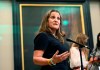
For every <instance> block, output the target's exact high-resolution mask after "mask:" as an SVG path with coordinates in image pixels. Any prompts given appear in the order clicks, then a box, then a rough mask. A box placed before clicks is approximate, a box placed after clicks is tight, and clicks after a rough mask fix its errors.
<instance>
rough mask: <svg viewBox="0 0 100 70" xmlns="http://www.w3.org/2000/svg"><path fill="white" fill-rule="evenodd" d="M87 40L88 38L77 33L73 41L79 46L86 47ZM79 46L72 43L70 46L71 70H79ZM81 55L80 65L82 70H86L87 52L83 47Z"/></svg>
mask: <svg viewBox="0 0 100 70" xmlns="http://www.w3.org/2000/svg"><path fill="white" fill-rule="evenodd" d="M87 40H88V36H87V35H85V34H83V33H79V34H77V36H76V39H75V41H76V42H77V43H79V44H82V45H86V43H87ZM79 48H80V46H79V45H78V44H76V43H72V46H71V48H70V67H71V69H72V70H81V59H80V51H79ZM81 54H82V62H83V63H82V64H83V68H84V70H87V65H88V60H87V58H88V54H89V50H88V49H87V48H85V47H82V48H81Z"/></svg>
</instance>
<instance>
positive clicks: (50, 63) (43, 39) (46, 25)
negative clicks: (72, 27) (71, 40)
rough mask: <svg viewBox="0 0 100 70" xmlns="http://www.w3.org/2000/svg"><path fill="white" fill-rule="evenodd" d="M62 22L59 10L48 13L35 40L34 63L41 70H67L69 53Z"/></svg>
mask: <svg viewBox="0 0 100 70" xmlns="http://www.w3.org/2000/svg"><path fill="white" fill-rule="evenodd" d="M61 21H62V18H61V15H60V13H59V12H58V11H57V10H50V11H48V12H47V14H46V15H45V16H44V18H43V20H42V23H41V26H40V29H39V33H38V35H37V36H36V37H35V39H34V54H33V61H34V64H37V65H40V66H41V70H61V69H62V70H66V66H67V61H66V59H67V58H68V56H69V52H68V51H67V49H66V47H65V46H64V39H63V36H64V35H63V33H62V30H61V26H62V22H61Z"/></svg>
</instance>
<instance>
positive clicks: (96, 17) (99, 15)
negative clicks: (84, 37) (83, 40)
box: [90, 1, 100, 46]
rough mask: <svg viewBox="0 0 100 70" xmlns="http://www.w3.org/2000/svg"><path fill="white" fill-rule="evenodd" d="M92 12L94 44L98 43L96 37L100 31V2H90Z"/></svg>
mask: <svg viewBox="0 0 100 70" xmlns="http://www.w3.org/2000/svg"><path fill="white" fill-rule="evenodd" d="M90 11H91V12H90V13H91V24H92V33H93V41H94V46H95V45H96V40H97V39H96V37H97V34H98V33H99V32H100V2H99V1H92V2H90Z"/></svg>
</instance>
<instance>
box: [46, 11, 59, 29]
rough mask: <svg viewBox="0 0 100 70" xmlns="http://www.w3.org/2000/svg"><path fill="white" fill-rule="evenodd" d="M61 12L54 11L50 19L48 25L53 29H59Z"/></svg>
mask: <svg viewBox="0 0 100 70" xmlns="http://www.w3.org/2000/svg"><path fill="white" fill-rule="evenodd" d="M60 19H61V18H60V14H59V13H57V12H52V13H51V14H50V17H49V19H48V27H49V28H50V29H51V30H58V29H59V27H60Z"/></svg>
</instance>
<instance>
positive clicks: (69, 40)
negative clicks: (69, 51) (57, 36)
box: [66, 39, 90, 49]
mask: <svg viewBox="0 0 100 70" xmlns="http://www.w3.org/2000/svg"><path fill="white" fill-rule="evenodd" d="M66 41H69V42H73V43H76V44H78V45H79V46H80V47H81V48H83V47H86V48H88V49H90V48H89V47H88V46H86V45H82V44H79V43H77V42H75V41H73V40H71V39H66Z"/></svg>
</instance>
